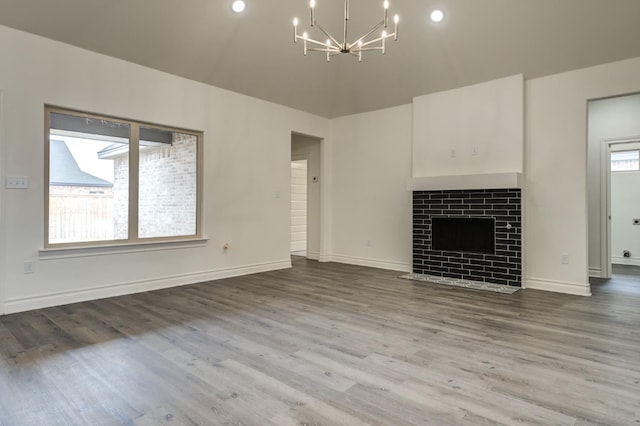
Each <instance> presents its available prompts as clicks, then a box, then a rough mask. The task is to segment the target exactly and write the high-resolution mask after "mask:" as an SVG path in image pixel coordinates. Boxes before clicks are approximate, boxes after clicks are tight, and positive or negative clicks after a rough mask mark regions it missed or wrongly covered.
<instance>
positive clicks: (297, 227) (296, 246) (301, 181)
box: [290, 133, 323, 260]
mask: <svg viewBox="0 0 640 426" xmlns="http://www.w3.org/2000/svg"><path fill="white" fill-rule="evenodd" d="M321 171H322V140H321V139H319V138H317V137H313V136H308V135H302V134H299V133H291V212H290V214H291V216H290V223H291V228H290V229H291V250H290V251H291V254H292V255H293V256H304V257H306V258H307V259H313V260H320V253H321V247H322V188H323V183H322V176H321Z"/></svg>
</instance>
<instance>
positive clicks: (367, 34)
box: [350, 21, 384, 46]
mask: <svg viewBox="0 0 640 426" xmlns="http://www.w3.org/2000/svg"><path fill="white" fill-rule="evenodd" d="M383 25H384V21H380V22H379V23H378V25H375V26H374V27H373V28H371V29H370V30H369V32H368V33H366V34H365V35H363V36H362V37H360V38H359V39H357V40H356V41H354V42H353V43H351V44H350V46H354V45H357V44H358V43H360V42H361V41H363V40H364V39H365V38H367V37H369V36H370V35H371V34H373V32H374V31H375V30H377V29H378V28H380V27H381V26H383Z"/></svg>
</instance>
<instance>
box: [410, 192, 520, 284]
mask: <svg viewBox="0 0 640 426" xmlns="http://www.w3.org/2000/svg"><path fill="white" fill-rule="evenodd" d="M521 198H522V197H521V190H520V189H472V190H443V191H414V192H413V273H414V274H423V275H432V276H438V277H448V278H455V279H464V280H472V281H480V282H486V283H494V284H503V285H510V286H517V287H520V286H521V283H522V250H521V235H522V233H521V230H522V226H521V225H522V213H521ZM433 217H464V218H473V217H492V218H494V219H495V224H496V229H495V253H494V254H481V253H465V252H455V251H439V250H432V246H431V219H432V218H433Z"/></svg>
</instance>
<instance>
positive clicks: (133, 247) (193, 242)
mask: <svg viewBox="0 0 640 426" xmlns="http://www.w3.org/2000/svg"><path fill="white" fill-rule="evenodd" d="M208 241H209V239H208V238H194V239H189V240H175V241H153V242H148V243H147V242H142V243H131V244H109V245H107V244H105V245H102V246H100V245H97V246H91V247H61V248H43V249H40V250H38V257H39V259H40V260H52V259H68V258H73V257H89V256H105V255H110V254H124V253H140V252H145V251H159V250H175V249H182V248H193V247H204V246H206V245H207V242H208Z"/></svg>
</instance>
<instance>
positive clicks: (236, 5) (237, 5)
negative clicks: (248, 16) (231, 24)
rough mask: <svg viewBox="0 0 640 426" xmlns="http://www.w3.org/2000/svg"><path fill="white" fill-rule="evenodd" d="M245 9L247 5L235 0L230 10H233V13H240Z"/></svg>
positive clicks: (240, 0)
mask: <svg viewBox="0 0 640 426" xmlns="http://www.w3.org/2000/svg"><path fill="white" fill-rule="evenodd" d="M245 7H247V4H246V3H245V2H244V0H235V1H234V2H233V3H232V4H231V9H233V11H234V12H235V13H240V12H242V11H244V8H245Z"/></svg>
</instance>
